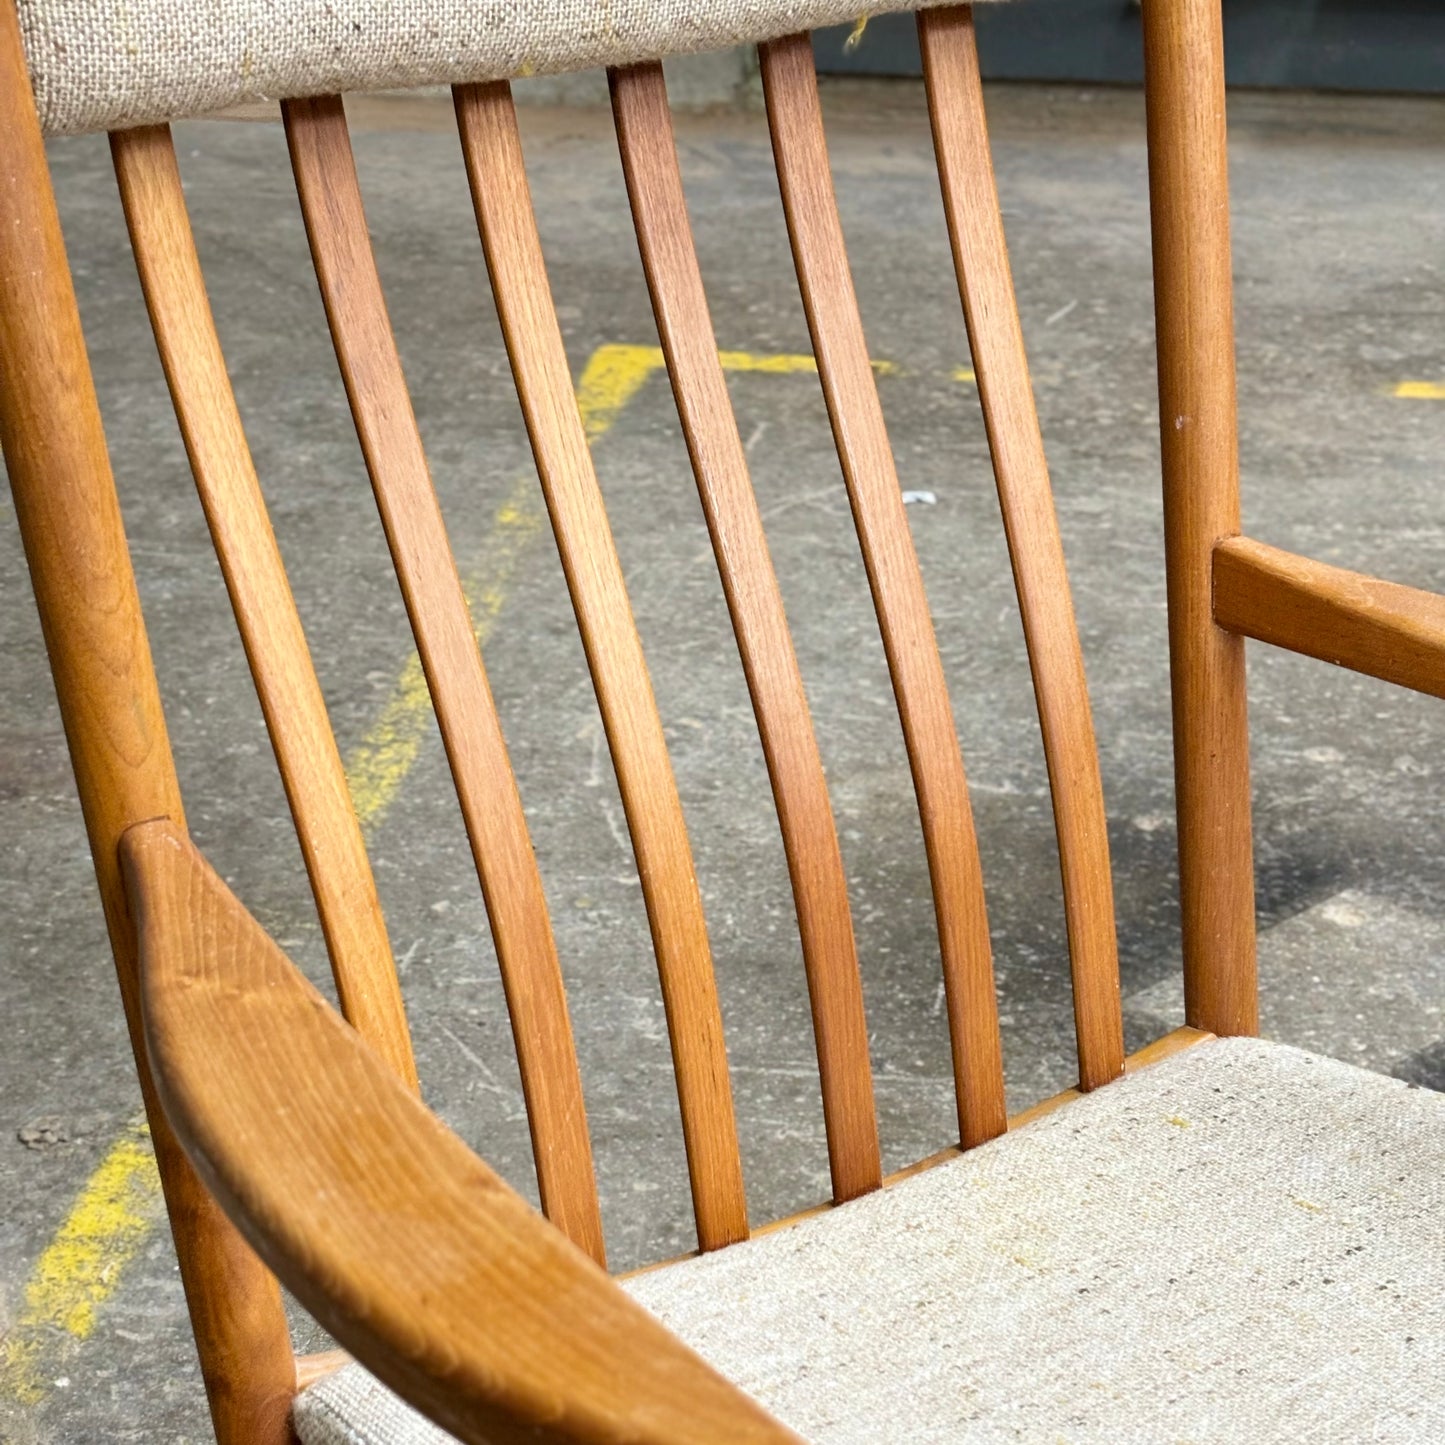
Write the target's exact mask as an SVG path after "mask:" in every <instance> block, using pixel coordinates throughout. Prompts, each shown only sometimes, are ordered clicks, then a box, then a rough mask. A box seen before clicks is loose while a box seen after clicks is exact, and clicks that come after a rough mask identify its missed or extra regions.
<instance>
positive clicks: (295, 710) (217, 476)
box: [110, 126, 417, 1088]
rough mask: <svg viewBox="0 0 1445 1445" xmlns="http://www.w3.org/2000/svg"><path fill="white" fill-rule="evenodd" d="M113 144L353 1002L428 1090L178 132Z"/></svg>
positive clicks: (348, 1008)
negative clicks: (242, 407) (222, 319)
mask: <svg viewBox="0 0 1445 1445" xmlns="http://www.w3.org/2000/svg"><path fill="white" fill-rule="evenodd" d="M110 148H111V155H112V157H113V159H114V162H115V173H116V179H117V180H118V181H119V183H120V197H121V204H122V206H123V207H124V209H125V218H126V226H127V228H128V229H129V231H130V238H131V246H132V249H133V250H134V252H135V258H136V267H137V269H138V270H139V272H140V278H141V286H142V288H143V290H144V292H145V298H146V306H147V309H148V310H149V312H150V318H151V326H152V328H153V329H154V331H155V336H156V344H157V346H158V347H159V348H160V355H161V364H162V366H163V367H164V369H165V374H166V382H167V384H168V385H169V387H170V391H171V399H172V401H173V402H174V404H175V409H176V417H177V419H178V420H179V422H180V426H181V435H182V436H183V437H184V439H185V443H186V454H187V456H188V457H189V458H190V462H191V471H192V473H193V474H194V476H195V479H196V487H197V490H198V491H199V492H200V496H201V504H202V506H203V507H204V509H205V513H206V522H207V525H208V526H209V527H210V529H211V539H212V541H213V542H214V544H215V548H216V556H217V558H218V559H219V560H220V564H221V572H222V574H223V575H224V577H225V579H226V589H227V591H228V592H229V593H230V596H231V605H232V607H233V609H234V610H235V614H236V623H237V626H238V627H239V628H240V632H241V639H242V641H243V643H244V644H245V648H246V658H247V661H248V662H249V663H250V666H251V675H252V677H253V678H254V679H255V682H256V692H257V695H258V696H259V698H260V700H261V711H262V713H263V714H264V716H265V719H266V728H267V730H268V732H269V733H270V735H271V745H272V747H273V748H274V749H275V752H276V761H277V764H278V765H279V767H280V770H281V780H282V782H283V783H284V785H285V788H286V798H287V801H288V802H289V803H290V805H291V814H292V817H293V818H294V819H295V822H296V836H297V838H298V839H299V841H300V843H301V853H302V857H303V858H304V859H305V861H306V872H307V875H308V876H309V877H310V880H311V889H312V892H313V894H314V895H315V898H316V907H317V912H318V913H319V914H320V916H321V927H322V930H323V932H324V933H325V936H326V946H327V950H328V952H329V953H330V955H331V968H332V973H333V975H334V977H335V979H336V989H337V994H338V996H339V998H340V1000H341V1010H342V1012H343V1013H344V1014H345V1015H346V1017H347V1019H348V1020H349V1021H350V1022H351V1023H352V1024H354V1025H355V1026H356V1028H357V1029H359V1030H360V1031H361V1033H362V1034H363V1035H364V1036H365V1037H366V1038H367V1040H368V1041H369V1042H370V1043H371V1045H372V1047H374V1048H375V1049H376V1051H377V1052H378V1053H379V1054H381V1055H382V1057H383V1058H385V1059H387V1060H388V1061H389V1062H390V1063H391V1065H392V1067H393V1068H395V1069H396V1071H397V1073H398V1075H399V1076H400V1077H401V1078H403V1079H404V1080H406V1082H407V1083H409V1084H410V1085H411V1086H412V1087H413V1088H415V1087H417V1077H416V1062H415V1060H414V1059H413V1057H412V1050H411V1035H410V1033H409V1032H408V1029H407V1024H406V1013H405V1010H404V1009H403V1006H402V1000H401V987H400V984H399V982H398V980H397V976H396V966H395V964H394V962H393V960H392V956H391V944H390V942H389V941H388V939H387V936H386V924H385V922H384V920H383V919H382V915H381V901H380V899H378V897H377V894H376V884H375V882H374V880H373V879H372V875H371V864H370V862H369V861H368V860H367V856H366V845H365V843H364V842H363V841H362V837H361V827H360V825H359V824H358V822H357V820H356V810H355V809H354V808H353V807H352V805H351V794H350V793H349V792H348V790H347V786H346V771H345V769H344V768H343V767H342V763H341V754H340V753H339V752H338V751H337V748H336V738H335V735H334V734H333V733H332V731H331V723H330V720H329V719H328V717H327V714H326V703H325V701H324V700H323V698H322V696H321V687H320V684H319V683H318V682H317V679H316V671H315V668H314V667H313V666H312V663H311V657H310V652H309V650H308V648H307V645H306V635H305V633H304V632H303V631H302V629H301V618H300V616H299V614H298V613H297V611H296V604H295V601H294V600H293V598H292V596H291V589H290V586H289V584H288V583H287V580H286V570H285V567H284V566H283V564H282V561H281V553H280V550H279V549H278V548H277V546H276V538H275V536H274V534H273V533H272V531H271V522H270V518H269V517H268V516H267V513H266V502H265V498H264V497H263V495H262V493H261V484H260V482H259V480H258V479H257V477H256V469H255V466H254V465H253V463H252V460H251V452H250V448H249V447H248V446H247V443H246V435H245V432H244V430H243V429H242V426H241V416H240V413H239V412H238V411H237V409H236V400H235V395H234V393H233V392H232V389H231V381H230V377H229V376H228V375H227V373H226V361H225V357H224V356H223V355H222V353H221V343H220V339H219V337H218V336H217V335H216V327H215V322H214V320H213V318H212V316H211V307H210V301H209V299H208V298H207V295H206V283H205V280H204V278H203V277H202V275H201V264H200V259H199V257H198V256H197V255H196V247H195V240H194V238H193V237H192V235H191V224H190V218H189V216H188V215H187V213H186V200H185V195H184V193H183V191H182V189H181V175H180V170H179V168H178V167H177V165H176V155H175V149H174V147H173V146H172V144H171V134H170V130H169V128H168V127H166V126H146V127H143V128H141V129H138V130H128V131H119V132H117V133H115V134H114V135H112V136H111V142H110Z"/></svg>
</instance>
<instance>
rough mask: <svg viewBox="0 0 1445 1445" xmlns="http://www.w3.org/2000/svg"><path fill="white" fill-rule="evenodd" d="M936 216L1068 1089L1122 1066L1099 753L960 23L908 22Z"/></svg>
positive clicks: (966, 31) (963, 10) (959, 16)
mask: <svg viewBox="0 0 1445 1445" xmlns="http://www.w3.org/2000/svg"><path fill="white" fill-rule="evenodd" d="M918 40H919V46H920V48H921V50H922V52H923V74H924V80H925V84H926V86H927V90H928V109H929V115H930V117H931V119H932V122H933V144H934V149H935V151H936V152H937V156H938V174H939V180H940V182H941V184H942V187H943V208H944V213H945V214H946V216H947V218H948V234H949V239H950V241H951V242H952V245H953V264H954V269H955V271H956V272H957V273H958V288H959V293H960V295H961V296H962V298H963V309H964V316H965V318H966V319H967V322H968V339H969V346H970V348H971V350H972V352H973V369H974V373H975V375H976V376H977V377H978V391H979V397H980V399H981V401H982V403H983V417H984V425H985V427H986V429H987V432H988V444H989V451H990V452H991V453H992V456H993V469H994V476H995V478H996V479H997V482H998V496H999V505H1000V507H1001V509H1002V511H1003V521H1004V531H1005V533H1006V535H1007V537H1008V547H1009V556H1010V558H1011V559H1012V561H1013V574H1014V586H1015V588H1016V589H1017V591H1018V599H1019V611H1020V612H1021V614H1022V616H1023V625H1024V638H1025V640H1026V642H1027V644H1028V653H1029V666H1030V668H1031V670H1032V672H1033V679H1034V696H1035V698H1036V699H1037V702H1038V710H1039V724H1040V727H1041V730H1042V733H1043V741H1044V757H1045V760H1046V761H1047V763H1048V769H1049V784H1050V789H1051V792H1052V794H1053V803H1054V826H1055V829H1056V831H1057V833H1058V840H1059V863H1060V867H1061V869H1062V872H1063V884H1064V916H1065V920H1066V923H1067V926H1068V936H1069V958H1070V962H1071V965H1072V971H1073V983H1074V1031H1075V1036H1076V1038H1077V1041H1078V1050H1079V1082H1080V1085H1081V1086H1082V1087H1083V1088H1085V1089H1093V1088H1097V1087H1098V1086H1099V1085H1100V1084H1105V1083H1108V1081H1109V1080H1110V1079H1114V1078H1117V1077H1118V1076H1119V1075H1120V1074H1121V1073H1122V1072H1123V1069H1124V1024H1123V1016H1122V1013H1121V1008H1120V1002H1119V956H1118V947H1117V944H1116V940H1115V932H1114V890H1113V883H1112V881H1111V879H1110V876H1109V834H1108V825H1107V821H1106V819H1105V816H1104V791H1103V784H1102V782H1101V780H1100V777H1099V755H1098V749H1097V747H1096V745H1095V742H1094V725H1093V720H1092V717H1091V716H1090V709H1089V692H1088V687H1087V685H1086V683H1085V681H1084V658H1083V653H1082V651H1081V649H1080V646H1079V633H1078V627H1077V625H1076V623H1075V621H1074V605H1073V601H1072V599H1071V597H1070V593H1069V578H1068V573H1067V571H1066V569H1065V566H1064V548H1063V543H1062V541H1061V540H1060V537H1059V525H1058V519H1057V518H1056V516H1055V515H1054V501H1053V494H1052V492H1051V490H1050V487H1049V472H1048V464H1047V463H1046V462H1045V460H1044V441H1043V436H1042V434H1041V433H1040V431H1039V418H1038V412H1037V410H1036V409H1035V406H1034V394H1033V387H1032V385H1031V384H1030V382H1029V369H1028V361H1027V358H1026V357H1025V355H1024V339H1023V331H1022V329H1021V328H1020V325H1019V314H1018V305H1017V303H1016V301H1015V299H1014V289H1013V278H1012V276H1011V275H1010V273H1009V263H1008V251H1007V248H1006V246H1005V243H1004V232H1003V220H1002V218H1001V217H1000V215H999V207H998V191H997V188H996V186H995V184H994V177H993V160H992V157H991V156H990V154H989V145H988V129H987V123H986V121H985V118H984V110H983V91H982V88H981V85H980V82H979V74H978V52H977V50H976V48H975V46H974V36H973V14H972V12H971V10H970V9H969V8H968V7H967V6H955V7H950V8H948V9H943V10H925V11H920V12H919V14H918Z"/></svg>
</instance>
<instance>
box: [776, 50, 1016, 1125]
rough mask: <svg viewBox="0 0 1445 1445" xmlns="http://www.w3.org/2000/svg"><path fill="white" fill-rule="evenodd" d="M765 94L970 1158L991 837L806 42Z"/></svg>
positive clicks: (985, 1044)
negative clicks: (883, 674) (904, 763)
mask: <svg viewBox="0 0 1445 1445" xmlns="http://www.w3.org/2000/svg"><path fill="white" fill-rule="evenodd" d="M758 54H759V57H760V59H761V61H762V72H763V93H764V96H765V97H766V100H767V107H768V123H769V126H770V128H771V130H772V136H773V155H774V158H775V160H776V163H777V170H778V180H779V183H780V185H781V187H782V194H783V209H784V212H785V213H786V216H787V222H788V234H789V236H790V237H791V240H792V245H793V260H794V263H795V264H796V267H797V271H798V281H799V284H800V286H801V288H802V293H803V306H804V309H805V310H806V312H807V316H808V329H809V331H810V333H811V334H812V338H813V350H814V352H815V354H816V355H817V358H818V370H819V372H820V374H821V376H822V380H823V394H824V396H825V398H826V400H827V404H828V416H829V418H830V420H831V422H832V425H833V437H834V440H835V442H836V444H837V448H838V457H839V460H840V461H841V463H842V466H843V475H844V479H845V480H846V482H847V485H848V497H849V500H850V502H851V503H852V507H853V515H854V519H855V521H856V523H857V527H858V537H859V541H860V543H861V545H862V549H863V561H864V565H865V566H866V568H867V571H868V582H869V585H870V587H871V588H872V592H873V603H874V607H875V608H876V610H877V613H878V621H879V626H880V628H881V630H882V633H883V645H884V649H885V651H886V653H887V657H888V668H889V672H890V674H891V675H892V679H893V690H894V694H895V696H896V697H897V700H898V712H899V716H900V718H901V720H902V723H903V736H904V741H905V743H906V745H907V748H908V760H909V764H910V766H911V767H912V770H913V784H914V788H915V789H916V791H917V794H918V807H919V813H920V816H921V818H922V823H923V838H924V845H925V848H926V850H927V854H928V866H929V873H930V876H931V878H932V882H933V899H934V907H935V909H936V911H937V914H938V937H939V944H940V948H941V951H942V956H943V976H944V983H945V989H946V996H947V1003H948V1021H949V1029H950V1033H951V1037H952V1041H953V1068H954V1077H955V1080H956V1082H957V1089H958V1112H959V1128H960V1131H961V1134H962V1139H963V1143H964V1144H965V1146H969V1145H973V1144H979V1143H982V1142H983V1141H984V1140H986V1139H992V1138H994V1137H995V1136H996V1135H998V1134H1001V1133H1002V1132H1003V1131H1004V1128H1005V1127H1006V1118H1007V1116H1006V1112H1005V1108H1004V1091H1003V1065H1002V1058H1001V1050H1000V1044H999V1032H998V1005H997V1002H996V999H995V996H994V984H993V969H992V963H991V951H990V947H989V936H988V919H987V916H986V913H985V909H984V896H983V877H982V874H981V872H980V868H979V859H978V839H977V837H976V835H975V833H974V827H973V814H972V810H971V808H970V806H969V800H968V787H967V784H966V782H965V780H964V772H963V759H962V756H961V755H960V753H959V747H958V736H957V733H956V731H955V729H954V723H953V708H952V705H951V704H950V702H949V698H948V687H947V684H946V682H945V680H944V675H943V663H942V660H941V659H940V657H939V655H938V644H937V641H936V639H935V637H934V633H933V621H932V618H931V617H930V616H929V612H928V599H927V597H926V596H925V595H924V590H923V575H922V573H921V572H920V570H919V566H918V556H917V554H916V552H915V551H914V548H913V539H912V537H911V536H910V535H909V531H908V519H907V516H906V515H905V513H904V510H903V496H902V493H901V491H900V489H899V486H898V473H897V470H896V469H895V467H894V463H893V452H892V448H891V447H890V446H889V442H888V433H887V431H886V430H885V428H884V425H883V410H882V407H881V406H880V405H879V401H878V389H877V387H876V385H875V384H874V380H873V371H872V368H871V366H870V365H869V361H868V345H867V342H866V340H865V339H864V335H863V324H862V321H861V320H860V318H859V314H858V301H857V297H856V295H855V294H854V290H853V277H852V273H851V272H850V271H849V268H848V256H847V252H846V250H845V248H844V244H843V229H842V226H841V224H840V222H839V220H838V207H837V201H836V199H835V197H834V194H833V177H832V172H831V169H830V167H829V164H828V149H827V143H826V141H825V140H824V136H823V117H822V111H821V109H820V106H819V103H818V83H817V76H816V75H815V73H814V70H813V51H812V46H811V43H810V41H809V39H808V37H807V36H806V35H792V36H788V37H787V38H786V39H783V40H776V41H772V42H769V43H768V44H766V45H762V46H759V48H758Z"/></svg>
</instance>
